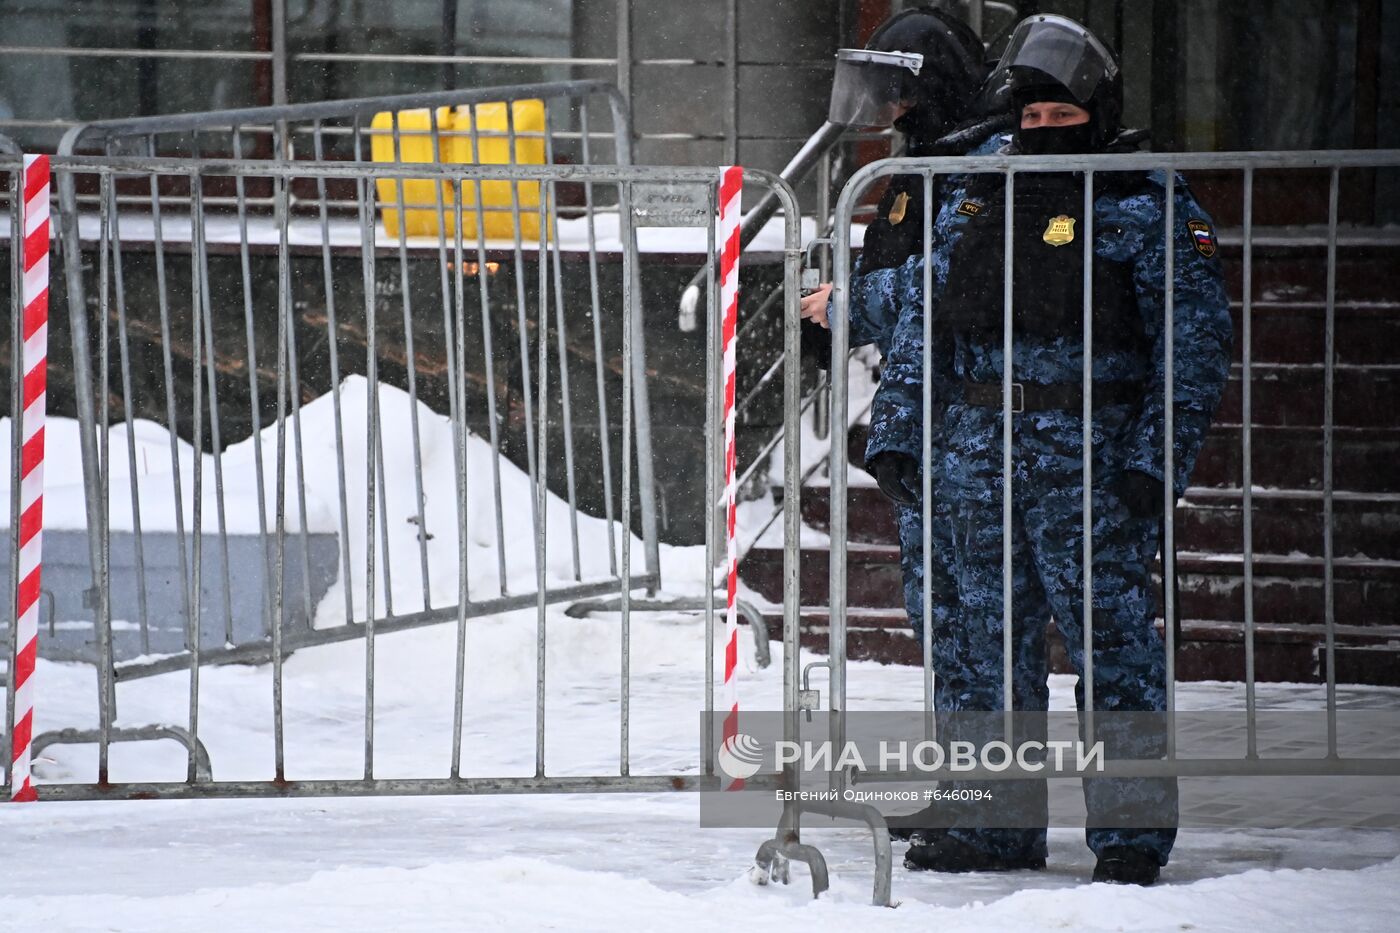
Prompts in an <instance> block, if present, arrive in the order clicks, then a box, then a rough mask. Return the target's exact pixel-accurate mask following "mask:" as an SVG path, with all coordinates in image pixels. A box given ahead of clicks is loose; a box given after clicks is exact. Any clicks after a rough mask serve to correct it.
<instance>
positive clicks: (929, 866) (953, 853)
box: [904, 834, 1045, 872]
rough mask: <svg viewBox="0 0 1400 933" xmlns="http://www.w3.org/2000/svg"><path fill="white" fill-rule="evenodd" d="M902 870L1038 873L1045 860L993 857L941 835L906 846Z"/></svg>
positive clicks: (1033, 857)
mask: <svg viewBox="0 0 1400 933" xmlns="http://www.w3.org/2000/svg"><path fill="white" fill-rule="evenodd" d="M904 867H905V868H907V869H909V870H910V871H944V872H967V871H1039V870H1040V869H1042V868H1044V867H1045V857H1044V856H1041V855H1017V856H1002V855H994V854H992V853H990V852H985V851H983V850H981V849H979V848H977V847H976V846H974V845H972V844H970V843H968V842H964V841H963V840H961V839H959V838H958V837H956V836H949V835H946V834H945V835H943V836H941V837H939V838H938V839H936V840H934V841H931V842H928V843H918V842H916V843H915V844H914V845H912V846H910V847H909V851H908V852H906V853H904Z"/></svg>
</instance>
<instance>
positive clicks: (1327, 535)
mask: <svg viewBox="0 0 1400 933" xmlns="http://www.w3.org/2000/svg"><path fill="white" fill-rule="evenodd" d="M1340 188H1341V169H1340V168H1338V167H1337V166H1335V165H1334V166H1333V167H1332V177H1331V180H1330V183H1329V185H1328V189H1327V320H1326V325H1325V327H1326V334H1325V338H1324V342H1325V347H1324V350H1323V354H1324V356H1323V390H1322V591H1323V599H1324V607H1323V612H1324V616H1323V618H1324V620H1325V623H1326V625H1327V636H1326V637H1327V648H1326V651H1327V757H1329V758H1336V757H1337V632H1336V628H1337V611H1336V610H1337V606H1336V592H1335V581H1334V579H1333V569H1332V557H1333V555H1332V545H1333V542H1332V499H1333V485H1334V478H1333V475H1332V454H1333V442H1332V430H1333V427H1334V426H1335V419H1334V417H1333V404H1334V402H1335V399H1336V387H1335V382H1336V374H1337V199H1338V192H1339V190H1340Z"/></svg>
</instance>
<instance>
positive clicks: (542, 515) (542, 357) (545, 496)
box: [512, 147, 626, 777]
mask: <svg viewBox="0 0 1400 933" xmlns="http://www.w3.org/2000/svg"><path fill="white" fill-rule="evenodd" d="M512 152H514V147H512ZM541 188H543V186H541ZM543 193H544V192H543V190H541V191H540V192H539V194H540V195H541V196H540V197H539V226H538V228H537V233H538V237H539V243H538V251H537V252H536V254H535V258H536V260H537V265H538V271H539V284H538V286H537V288H538V291H539V295H538V299H539V311H538V318H537V320H538V321H539V323H538V325H537V327H538V339H537V340H536V341H535V346H536V352H537V353H538V354H539V363H538V373H537V375H538V377H539V381H540V382H539V400H540V407H539V421H538V429H539V432H540V436H539V441H538V442H537V443H536V445H535V449H536V450H537V451H539V458H540V459H539V470H538V471H537V472H536V473H535V477H534V479H535V486H534V493H535V514H536V515H537V516H539V523H538V524H537V525H536V526H535V690H536V693H535V713H536V716H535V775H536V776H537V777H544V744H545V743H544V725H545V697H546V694H547V687H546V684H547V682H548V666H547V657H546V654H545V649H546V638H547V636H548V633H549V632H548V623H549V619H548V614H547V610H548V596H547V595H546V587H547V586H548V578H549V567H548V564H547V561H548V556H549V555H548V547H547V545H548V543H549V539H548V534H549V521H548V520H549V510H548V505H549V484H548V478H547V470H548V467H549V257H548V255H547V251H548V249H549V244H548V243H547V242H546V240H545V234H546V232H547V231H548V229H549V228H548V226H547V225H546V221H545V216H544V210H545V199H544V197H543ZM623 625H624V626H625V625H626V621H625V618H624V622H623ZM623 697H624V699H623V703H624V704H625V703H626V694H625V693H624V694H623Z"/></svg>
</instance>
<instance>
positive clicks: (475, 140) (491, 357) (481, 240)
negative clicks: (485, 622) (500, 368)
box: [463, 104, 518, 596]
mask: <svg viewBox="0 0 1400 933" xmlns="http://www.w3.org/2000/svg"><path fill="white" fill-rule="evenodd" d="M468 106H469V109H470V115H471V140H472V163H473V164H474V165H480V164H481V134H480V132H479V130H478V129H477V125H476V113H477V110H476V104H470V105H468ZM471 185H472V191H473V192H474V193H473V196H472V202H473V204H474V206H475V207H476V279H477V284H478V286H479V288H480V296H481V353H482V359H483V362H484V367H485V371H486V426H487V432H488V434H489V435H490V440H491V487H492V504H493V506H494V508H495V515H496V575H497V579H498V580H499V581H500V587H501V595H502V596H505V595H506V593H507V590H508V585H507V582H506V526H505V507H504V503H503V502H502V501H501V437H500V422H499V421H498V420H497V414H496V361H495V355H496V354H495V350H494V348H493V346H492V337H491V289H490V286H489V284H488V282H487V272H488V270H487V266H486V210H485V208H484V207H483V206H482V203H481V196H482V192H483V191H484V190H485V186H484V183H482V182H472V183H471ZM465 188H466V186H465V185H464V186H463V189H464V190H465ZM517 273H518V267H517Z"/></svg>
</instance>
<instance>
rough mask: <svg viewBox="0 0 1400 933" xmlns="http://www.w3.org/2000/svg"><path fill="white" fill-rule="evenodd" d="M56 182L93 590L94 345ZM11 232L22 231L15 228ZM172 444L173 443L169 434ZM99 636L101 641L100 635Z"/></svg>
mask: <svg viewBox="0 0 1400 933" xmlns="http://www.w3.org/2000/svg"><path fill="white" fill-rule="evenodd" d="M57 178H58V194H59V210H58V212H57V214H56V215H55V216H54V218H53V219H54V221H55V222H56V223H57V224H58V226H59V231H60V233H61V235H62V247H63V253H62V255H63V274H64V279H65V284H66V285H67V287H68V323H69V338H70V339H69V344H70V346H71V347H72V352H73V395H74V402H75V404H76V407H77V410H78V443H79V448H80V451H81V454H82V472H83V507H84V512H85V515H86V517H87V529H88V535H87V544H88V562H89V563H88V566H89V568H90V569H91V572H92V585H93V586H94V587H96V586H97V585H98V580H97V568H98V566H99V565H100V564H101V563H102V555H101V554H100V551H101V545H100V542H99V540H98V537H97V535H96V533H95V529H99V528H101V527H102V522H101V519H100V517H99V516H98V514H97V513H98V507H99V506H98V501H97V500H98V498H99V497H100V491H99V489H98V487H99V485H100V480H99V478H98V470H99V467H100V464H99V463H98V459H97V436H96V433H95V426H94V424H93V418H94V412H95V411H96V403H95V401H94V399H93V384H92V381H93V380H92V345H91V339H90V337H89V329H88V306H87V301H86V299H85V296H84V285H83V265H82V252H83V248H82V232H81V229H80V222H79V214H78V193H77V188H76V184H75V173H74V172H71V171H61V172H59V174H58V176H57ZM21 190H22V184H21ZM21 197H22V196H21ZM14 229H16V230H18V229H20V228H19V227H15V228H14ZM15 294H16V295H19V294H20V291H19V290H18V289H17V290H16V292H15ZM21 300H22V299H21ZM172 431H173V428H172ZM171 442H172V444H173V443H174V437H173V435H172V438H171ZM99 637H101V636H100V633H99Z"/></svg>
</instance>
